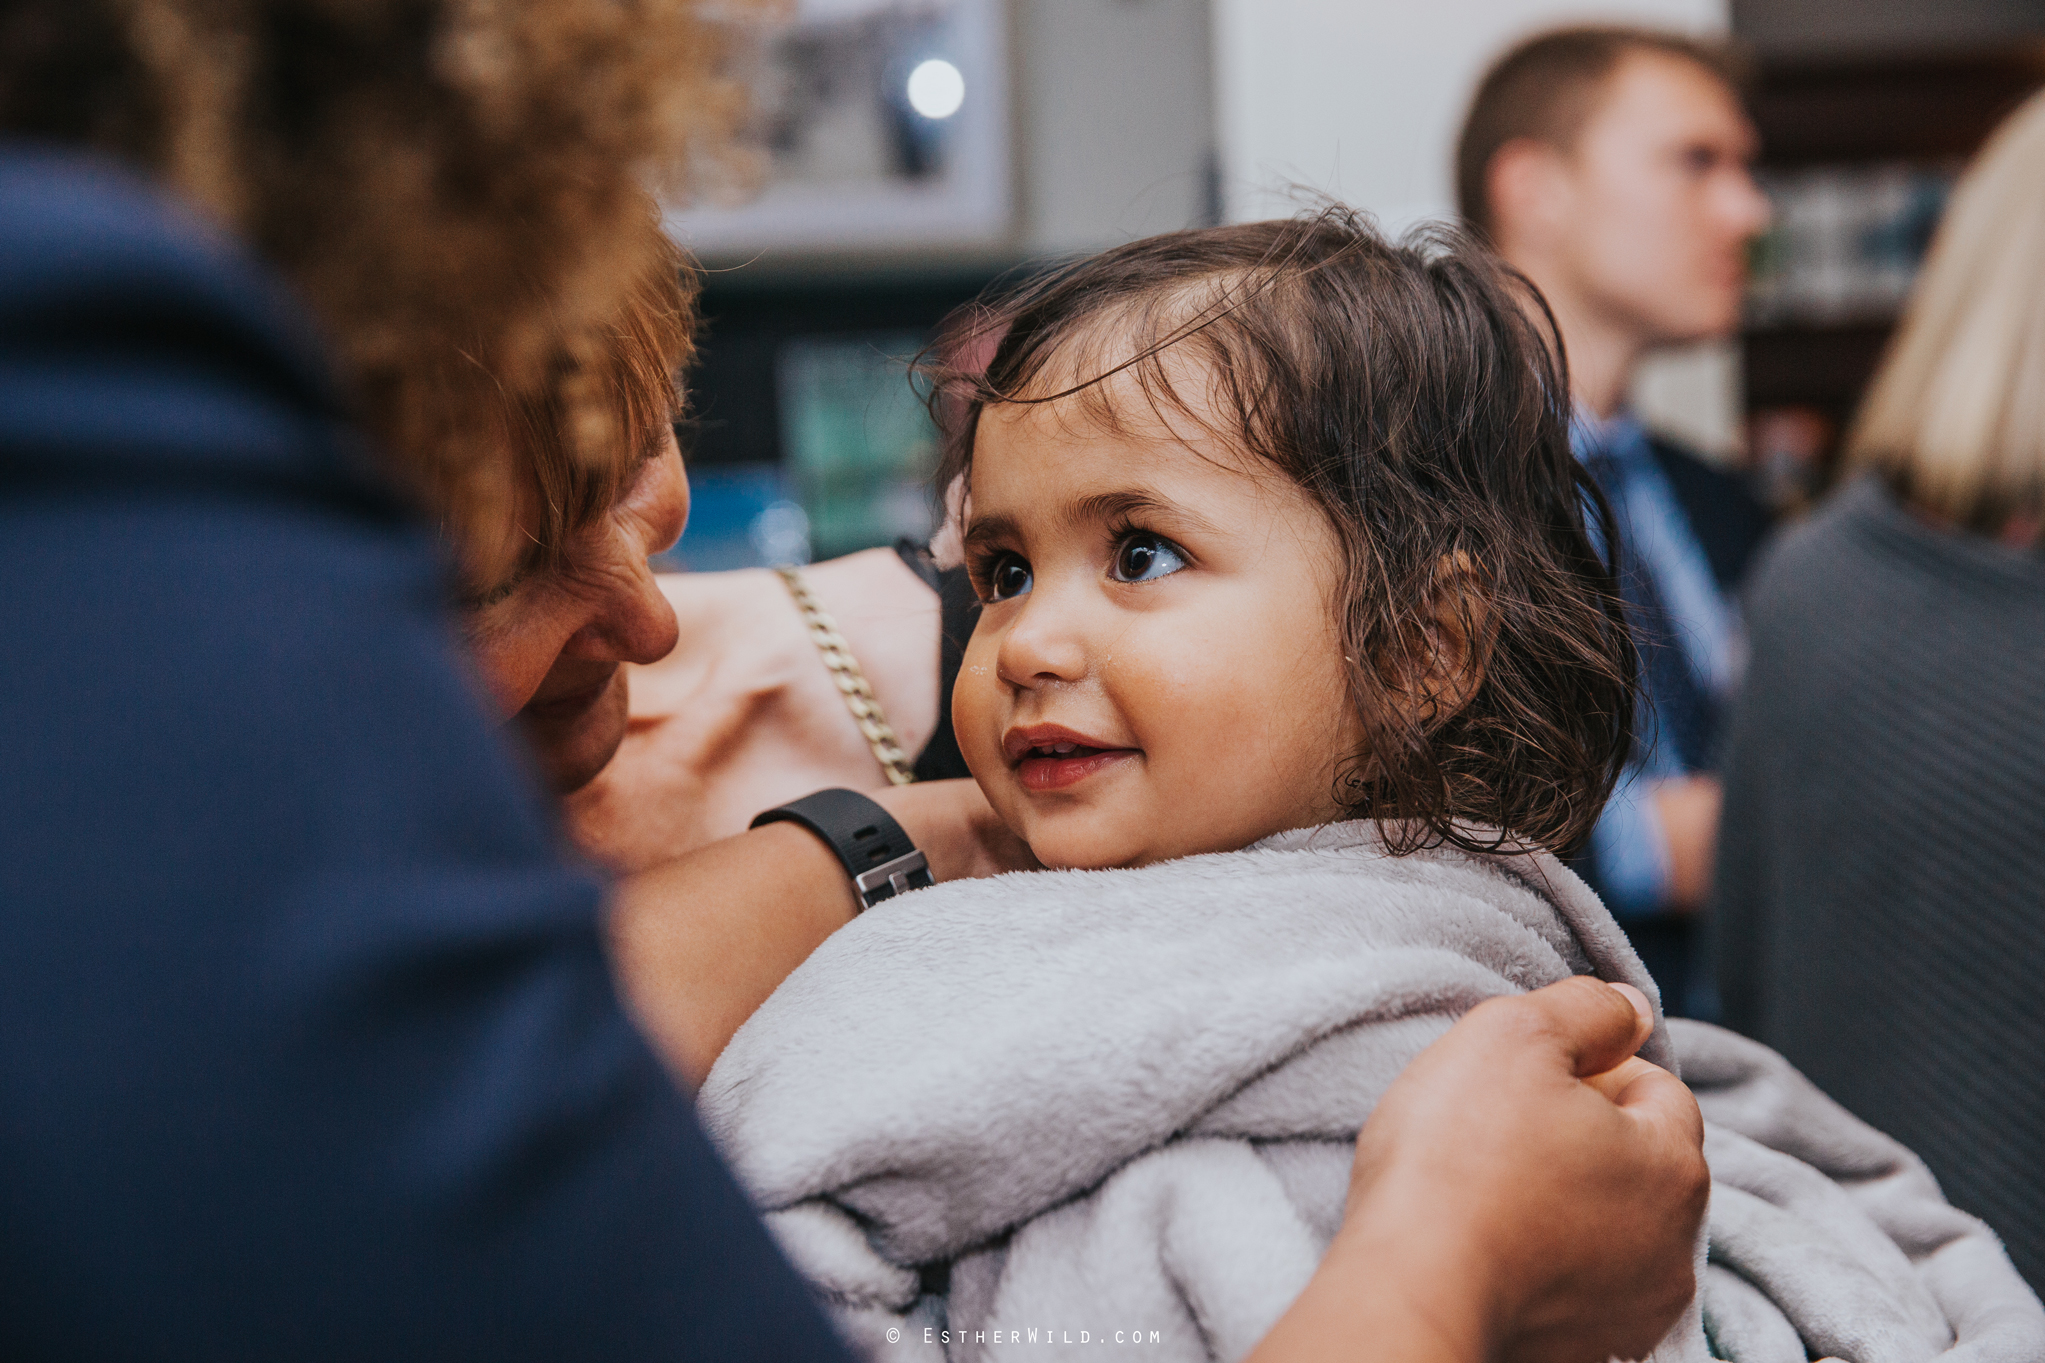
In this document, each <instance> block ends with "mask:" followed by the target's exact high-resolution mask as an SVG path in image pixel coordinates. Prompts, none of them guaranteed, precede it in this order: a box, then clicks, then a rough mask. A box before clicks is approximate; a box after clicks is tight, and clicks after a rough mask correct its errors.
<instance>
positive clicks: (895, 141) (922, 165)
mask: <svg viewBox="0 0 2045 1363" xmlns="http://www.w3.org/2000/svg"><path fill="white" fill-rule="evenodd" d="M1006 28H1007V26H1006V20H1005V15H1004V14H1003V6H1002V3H1001V0H799V3H798V4H797V5H796V6H795V12H794V14H793V16H792V18H791V19H790V21H789V22H787V23H786V24H784V25H782V26H781V27H779V28H777V29H775V30H772V31H770V32H769V33H767V34H766V35H765V40H764V41H763V42H761V43H760V44H758V45H757V46H755V47H754V48H752V49H751V53H750V56H749V58H748V60H747V63H746V66H745V68H744V70H743V75H744V77H745V79H746V83H747V85H748V86H749V88H750V90H751V94H752V101H753V111H752V122H751V129H750V132H751V140H752V142H753V144H754V146H755V147H757V148H758V149H759V151H760V153H761V158H762V167H763V173H762V174H761V175H760V177H759V179H758V182H757V183H756V184H753V185H750V186H748V187H747V188H746V190H745V191H744V193H743V194H732V195H728V196H726V197H727V199H728V200H730V201H727V202H708V203H696V204H692V205H690V206H689V207H688V208H686V209H682V210H678V211H672V212H670V214H669V216H668V226H669V230H670V231H672V232H673V233H674V234H675V237H676V238H677V239H678V240H679V241H681V242H682V243H683V244H684V245H686V246H688V247H689V248H690V249H691V250H693V251H695V252H696V253H697V254H698V255H700V256H706V257H711V258H721V259H731V258H734V257H743V256H751V255H754V254H757V253H759V252H762V251H791V250H793V251H844V250H860V249H871V248H888V247H917V246H925V247H929V246H940V247H941V246H975V245H989V244H993V243H996V242H999V241H1000V240H1002V239H1003V238H1004V237H1005V235H1006V234H1007V231H1008V226H1009V219H1010V213H1011V198H1012V194H1011V189H1010V170H1009V122H1008V79H1007V77H1008V65H1007V52H1006V42H1005V34H1006Z"/></svg>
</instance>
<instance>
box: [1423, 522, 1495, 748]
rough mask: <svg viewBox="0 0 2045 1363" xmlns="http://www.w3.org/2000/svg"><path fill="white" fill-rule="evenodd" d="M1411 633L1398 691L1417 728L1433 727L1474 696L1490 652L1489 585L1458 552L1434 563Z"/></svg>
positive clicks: (1460, 552)
mask: <svg viewBox="0 0 2045 1363" xmlns="http://www.w3.org/2000/svg"><path fill="white" fill-rule="evenodd" d="M1416 634H1417V637H1416V638H1414V639H1413V640H1412V645H1413V648H1412V652H1411V653H1409V654H1408V657H1409V658H1410V659H1411V660H1412V665H1411V667H1410V669H1409V671H1408V675H1407V677H1406V680H1405V684H1404V686H1403V687H1402V688H1401V689H1402V690H1403V692H1404V693H1405V698H1406V703H1407V705H1408V706H1409V707H1410V708H1409V710H1408V714H1409V715H1410V716H1411V717H1412V719H1413V720H1414V721H1415V722H1416V723H1417V724H1419V726H1420V727H1421V728H1422V729H1425V730H1433V729H1436V728H1439V727H1440V726H1441V725H1443V724H1446V723H1447V722H1448V721H1449V720H1451V719H1453V718H1455V717H1456V715H1457V714H1459V713H1461V711H1462V709H1463V707H1464V706H1466V705H1468V704H1469V703H1470V700H1471V698H1472V697H1474V696H1475V695H1476V694H1477V688H1478V687H1480V686H1482V685H1483V684H1484V669H1485V664H1486V662H1487V660H1488V659H1489V657H1490V653H1491V592H1490V586H1489V584H1488V583H1487V582H1486V581H1485V580H1484V575H1483V574H1482V573H1481V572H1479V571H1478V569H1477V563H1476V561H1475V560H1474V559H1472V558H1471V557H1470V556H1469V555H1468V554H1466V553H1464V552H1463V551H1462V550H1460V549H1458V550H1457V551H1456V552H1455V553H1453V554H1444V555H1442V557H1441V558H1440V559H1439V560H1438V561H1437V562H1436V564H1435V569H1434V580H1433V581H1432V582H1431V583H1430V584H1429V586H1428V590H1427V598H1426V602H1425V605H1424V607H1423V609H1422V612H1421V618H1420V621H1419V623H1418V625H1417V627H1416Z"/></svg>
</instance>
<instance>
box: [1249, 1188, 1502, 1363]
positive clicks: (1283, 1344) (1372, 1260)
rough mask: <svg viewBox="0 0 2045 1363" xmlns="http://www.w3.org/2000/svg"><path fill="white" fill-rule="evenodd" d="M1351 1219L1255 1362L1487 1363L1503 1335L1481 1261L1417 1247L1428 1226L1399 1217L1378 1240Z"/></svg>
mask: <svg viewBox="0 0 2045 1363" xmlns="http://www.w3.org/2000/svg"><path fill="white" fill-rule="evenodd" d="M1376 1225H1377V1223H1376V1222H1375V1220H1374V1219H1373V1218H1371V1217H1369V1216H1368V1215H1366V1216H1364V1217H1362V1218H1359V1217H1356V1216H1352V1217H1351V1218H1350V1220H1349V1221H1348V1222H1347V1223H1345V1225H1344V1226H1343V1229H1342V1231H1341V1233H1340V1234H1338V1235H1337V1236H1336V1237H1335V1240H1334V1243H1332V1244H1331V1245H1330V1246H1329V1247H1328V1252H1327V1254H1326V1255H1325V1256H1323V1258H1322V1260H1321V1267H1320V1269H1319V1270H1318V1271H1317V1272H1316V1273H1315V1275H1314V1277H1313V1279H1312V1281H1311V1282H1309V1284H1308V1285H1307V1289H1306V1290H1305V1291H1304V1292H1302V1293H1301V1294H1300V1295H1299V1297H1298V1298H1297V1299H1296V1300H1295V1301H1294V1303H1293V1305H1292V1307H1291V1308H1290V1309H1289V1310H1288V1311H1287V1312H1286V1313H1285V1315H1284V1317H1283V1318H1281V1319H1280V1320H1279V1322H1278V1324H1277V1325H1275V1326H1273V1327H1272V1329H1271V1332H1270V1333H1269V1334H1267V1335H1266V1336H1265V1337H1264V1339H1263V1340H1262V1341H1261V1342H1260V1343H1259V1344H1258V1346H1257V1349H1256V1351H1255V1352H1254V1353H1252V1354H1251V1355H1250V1360H1251V1363H1324V1361H1325V1363H1355V1360H1358V1359H1364V1358H1370V1359H1379V1360H1387V1361H1389V1363H1486V1361H1487V1360H1489V1359H1492V1358H1495V1357H1497V1355H1498V1351H1499V1344H1500V1340H1501V1334H1500V1330H1499V1312H1498V1310H1497V1306H1496V1300H1497V1294H1496V1293H1495V1292H1494V1291H1493V1290H1492V1287H1491V1285H1490V1281H1489V1277H1488V1274H1487V1270H1486V1266H1485V1262H1484V1260H1483V1258H1482V1257H1481V1255H1477V1254H1471V1253H1469V1252H1468V1247H1458V1246H1455V1245H1453V1244H1451V1243H1449V1242H1448V1241H1447V1240H1446V1239H1443V1240H1442V1241H1441V1242H1439V1243H1436V1244H1431V1245H1430V1244H1424V1243H1420V1240H1421V1238H1423V1237H1426V1236H1427V1234H1428V1227H1429V1220H1427V1219H1423V1220H1421V1221H1419V1222H1417V1223H1416V1222H1415V1221H1414V1220H1413V1219H1412V1218H1410V1217H1409V1218H1407V1219H1406V1220H1404V1221H1400V1220H1398V1219H1396V1218H1394V1219H1390V1220H1387V1221H1386V1222H1384V1226H1385V1229H1386V1231H1388V1232H1389V1233H1388V1234H1382V1235H1381V1234H1379V1233H1377V1229H1376Z"/></svg>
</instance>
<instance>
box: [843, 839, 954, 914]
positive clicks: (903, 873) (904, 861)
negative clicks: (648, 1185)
mask: <svg viewBox="0 0 2045 1363" xmlns="http://www.w3.org/2000/svg"><path fill="white" fill-rule="evenodd" d="M918 875H921V876H922V879H921V880H917V879H915V878H914V877H916V876H918ZM852 883H853V884H854V885H856V886H858V887H859V897H860V898H861V899H862V900H864V901H865V902H866V904H867V906H868V907H872V906H873V905H875V904H878V903H880V901H881V900H883V899H893V898H894V897H895V896H896V895H898V894H907V893H908V892H909V891H911V890H920V889H922V888H923V887H924V886H925V885H929V884H933V883H934V882H933V881H932V879H931V875H930V860H929V858H927V857H925V856H924V855H923V853H922V852H921V851H920V850H916V851H911V852H909V853H908V854H907V855H906V856H899V857H896V858H895V859H894V860H893V861H884V862H882V863H881V864H880V865H878V866H876V867H874V868H873V869H872V870H871V871H862V872H860V873H859V874H858V875H856V876H854V877H852Z"/></svg>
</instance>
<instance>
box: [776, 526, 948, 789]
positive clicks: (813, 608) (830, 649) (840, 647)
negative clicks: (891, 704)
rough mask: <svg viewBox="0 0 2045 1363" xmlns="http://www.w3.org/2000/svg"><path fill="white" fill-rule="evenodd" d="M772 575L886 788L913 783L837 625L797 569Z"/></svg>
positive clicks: (783, 569)
mask: <svg viewBox="0 0 2045 1363" xmlns="http://www.w3.org/2000/svg"><path fill="white" fill-rule="evenodd" d="M774 571H775V572H777V573H779V574H781V581H782V584H783V585H784V586H786V587H787V588H788V594H789V595H790V596H792V597H794V598H795V608H796V609H797V610H799V611H801V612H802V621H803V624H805V625H807V626H808V627H809V638H810V642H811V643H813V644H815V645H816V646H817V652H818V653H819V654H820V655H821V656H822V657H823V660H824V666H825V667H827V668H829V669H830V670H831V680H832V681H834V682H836V683H838V692H839V694H841V695H842V696H844V697H845V708H846V709H847V710H850V711H851V712H852V720H853V722H854V723H855V724H857V725H858V726H859V732H860V733H861V734H863V735H865V737H866V744H867V746H868V747H870V748H872V749H873V755H874V757H875V759H876V760H878V761H879V762H880V767H881V770H882V771H884V772H886V773H887V774H888V782H889V784H891V785H897V786H906V785H908V784H909V783H910V782H912V781H914V780H915V779H916V773H915V771H914V770H913V768H912V767H911V764H910V762H909V758H908V755H907V754H905V753H904V752H903V751H902V744H901V740H899V739H897V738H896V737H895V730H894V727H893V726H892V725H890V724H889V723H888V717H887V715H886V713H884V712H883V711H882V710H881V708H880V701H878V700H876V699H875V698H874V694H873V687H872V686H871V685H869V684H868V683H867V680H866V674H865V673H864V672H862V671H860V670H859V662H858V660H857V659H856V658H854V657H853V656H852V646H851V645H850V644H848V643H846V642H845V636H844V635H842V634H840V633H838V622H837V621H835V620H833V619H832V618H831V615H830V612H828V611H826V610H825V609H824V608H823V605H822V604H821V603H820V602H818V600H817V598H816V594H815V593H814V592H812V591H811V590H810V589H809V580H808V579H807V578H805V577H804V576H803V575H802V570H801V569H800V568H797V567H796V566H795V565H794V564H792V563H791V564H783V565H781V566H780V567H778V568H776V569H775V570H774Z"/></svg>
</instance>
